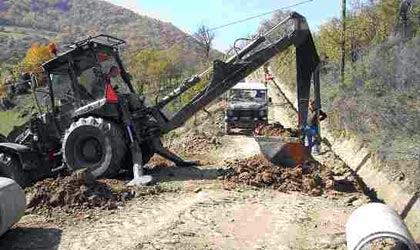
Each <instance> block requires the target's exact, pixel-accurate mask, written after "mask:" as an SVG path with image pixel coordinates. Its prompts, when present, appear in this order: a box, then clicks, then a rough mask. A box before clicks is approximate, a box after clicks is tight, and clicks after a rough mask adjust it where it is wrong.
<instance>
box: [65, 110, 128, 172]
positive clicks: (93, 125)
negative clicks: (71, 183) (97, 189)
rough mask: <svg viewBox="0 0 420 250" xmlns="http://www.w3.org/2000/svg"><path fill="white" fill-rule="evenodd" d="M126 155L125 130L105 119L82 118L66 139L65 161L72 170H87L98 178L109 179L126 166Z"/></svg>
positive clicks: (72, 126)
mask: <svg viewBox="0 0 420 250" xmlns="http://www.w3.org/2000/svg"><path fill="white" fill-rule="evenodd" d="M126 154H127V146H126V143H125V141H124V138H123V133H122V130H121V129H120V128H119V127H118V126H117V125H116V124H113V123H111V122H108V121H105V120H104V119H102V118H94V117H88V118H80V119H79V120H78V121H77V122H74V123H72V124H71V125H70V128H69V129H68V130H67V131H66V134H65V136H64V142H63V158H64V162H65V163H66V164H67V166H68V167H69V168H70V170H72V171H74V170H77V169H84V168H86V169H88V171H89V172H91V173H92V175H93V176H95V177H102V176H110V175H113V174H116V173H117V172H118V170H119V169H120V168H121V167H123V166H122V164H123V162H124V159H125V157H126V156H127V155H126Z"/></svg>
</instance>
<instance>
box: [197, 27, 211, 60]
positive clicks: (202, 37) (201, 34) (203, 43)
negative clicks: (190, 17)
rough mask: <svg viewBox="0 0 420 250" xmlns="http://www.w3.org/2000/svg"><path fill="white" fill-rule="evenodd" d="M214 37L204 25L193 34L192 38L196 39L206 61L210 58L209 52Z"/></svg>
mask: <svg viewBox="0 0 420 250" xmlns="http://www.w3.org/2000/svg"><path fill="white" fill-rule="evenodd" d="M214 36H215V34H214V32H211V31H210V30H209V28H208V27H207V26H205V25H201V26H200V27H199V28H198V30H197V32H196V33H194V34H193V37H194V38H195V39H196V41H197V43H198V44H199V47H200V49H201V50H202V51H203V53H204V55H205V57H206V59H207V60H209V58H210V50H211V48H212V45H213V44H212V43H213V40H214Z"/></svg>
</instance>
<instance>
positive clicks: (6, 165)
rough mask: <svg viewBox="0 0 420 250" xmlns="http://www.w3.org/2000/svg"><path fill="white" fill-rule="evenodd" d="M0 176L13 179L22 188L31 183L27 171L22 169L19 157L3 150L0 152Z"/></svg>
mask: <svg viewBox="0 0 420 250" xmlns="http://www.w3.org/2000/svg"><path fill="white" fill-rule="evenodd" d="M0 177H6V178H9V179H12V180H14V181H15V182H16V183H17V184H19V185H20V186H21V187H22V188H25V187H27V186H29V185H30V184H31V182H30V179H29V178H28V175H27V173H25V172H24V171H23V169H22V165H21V164H20V161H19V158H18V157H17V156H15V155H11V154H8V153H5V152H0Z"/></svg>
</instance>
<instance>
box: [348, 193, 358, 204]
mask: <svg viewBox="0 0 420 250" xmlns="http://www.w3.org/2000/svg"><path fill="white" fill-rule="evenodd" d="M356 200H358V198H357V196H354V195H353V196H350V197H349V198H348V199H347V200H346V203H347V204H352V203H353V202H354V201H356Z"/></svg>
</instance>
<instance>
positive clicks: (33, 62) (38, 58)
mask: <svg viewBox="0 0 420 250" xmlns="http://www.w3.org/2000/svg"><path fill="white" fill-rule="evenodd" d="M52 57H53V55H52V54H51V52H50V50H49V47H48V45H39V44H37V43H34V44H32V46H31V47H30V48H29V49H28V51H27V52H26V56H25V58H24V59H23V61H22V63H21V69H22V70H23V71H26V72H34V73H40V72H42V68H41V64H42V63H44V62H46V61H48V60H50V59H51V58H52Z"/></svg>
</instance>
